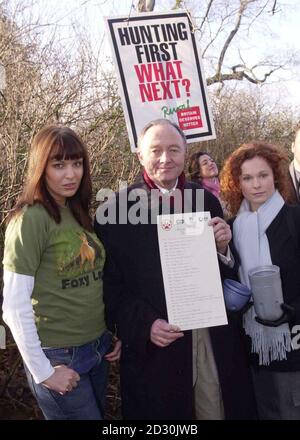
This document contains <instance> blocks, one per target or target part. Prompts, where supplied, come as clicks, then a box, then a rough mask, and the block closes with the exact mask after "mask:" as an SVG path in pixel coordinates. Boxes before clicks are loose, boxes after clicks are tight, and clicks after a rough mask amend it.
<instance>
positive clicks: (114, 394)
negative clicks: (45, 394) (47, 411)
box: [0, 335, 121, 420]
mask: <svg viewBox="0 0 300 440" xmlns="http://www.w3.org/2000/svg"><path fill="white" fill-rule="evenodd" d="M105 418H106V419H108V420H120V419H121V400H120V395H119V369H118V365H117V364H113V365H112V366H111V368H110V375H109V381H108V389H107V401H106V416H105ZM42 419H43V415H42V413H41V411H40V409H39V408H38V406H37V404H36V400H35V399H34V397H33V396H32V394H31V392H30V390H29V388H28V386H27V381H26V377H25V372H24V369H23V364H22V361H21V358H20V356H19V353H18V350H17V348H16V346H15V344H14V343H13V341H12V340H11V337H10V336H9V335H8V341H7V345H6V350H0V420H42Z"/></svg>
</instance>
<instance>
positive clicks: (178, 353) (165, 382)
mask: <svg viewBox="0 0 300 440" xmlns="http://www.w3.org/2000/svg"><path fill="white" fill-rule="evenodd" d="M138 157H139V160H140V163H141V165H142V166H143V175H142V176H141V179H140V180H139V181H138V182H136V183H135V184H133V185H131V186H130V187H128V188H126V189H125V190H122V191H120V192H119V193H117V194H116V195H114V196H112V197H111V198H110V199H109V200H108V201H107V202H106V203H104V204H103V205H102V206H101V207H100V208H98V210H97V214H96V220H95V231H96V233H97V235H98V236H99V237H101V240H103V243H104V246H105V249H106V253H107V261H106V266H105V270H104V278H103V280H104V302H105V307H106V322H107V325H108V327H109V328H110V329H116V333H117V335H118V337H119V338H120V339H121V340H122V354H121V365H120V376H121V396H122V412H123V417H124V418H125V419H147V420H149V419H150V420H155V419H165V420H174V419H191V418H193V416H194V407H193V356H192V332H191V331H185V332H181V330H180V329H179V328H178V327H176V326H174V325H172V323H169V322H168V320H167V319H168V318H167V308H166V300H165V292H164V284H163V276H162V269H161V263H160V253H159V246H158V237H157V225H156V224H155V223H154V222H153V217H152V211H153V209H154V206H153V205H152V203H150V202H152V198H151V196H152V194H153V192H154V193H155V192H156V193H158V194H160V200H161V198H162V199H165V198H167V199H168V198H169V199H171V200H170V202H172V200H174V203H170V205H169V206H170V211H171V212H178V211H177V208H178V205H177V204H176V200H175V199H176V197H175V193H176V191H177V193H178V192H179V193H180V194H182V202H183V199H184V209H185V208H186V203H189V204H190V207H189V208H190V209H189V211H188V212H194V211H196V209H197V203H195V201H196V199H197V198H198V197H199V198H200V199H201V200H202V206H201V207H200V209H201V211H202V210H203V211H210V212H211V217H212V220H211V225H212V226H213V230H214V235H215V241H216V248H217V251H218V253H219V254H220V256H219V258H220V259H221V260H222V258H229V259H230V256H228V243H229V241H230V238H231V233H230V229H229V226H228V225H227V224H226V223H225V222H224V220H223V219H222V218H221V217H222V209H221V206H220V204H219V201H218V200H217V199H216V198H215V197H214V196H213V195H212V194H211V193H209V192H208V191H206V190H202V189H201V187H200V186H199V185H198V184H196V183H194V182H187V181H186V180H185V177H184V173H183V169H184V164H185V157H186V139H185V136H184V134H183V132H182V131H181V130H180V129H179V127H178V126H177V125H175V124H173V123H171V122H170V121H168V120H156V121H152V122H151V123H149V124H148V125H147V126H146V127H145V128H144V129H143V131H142V133H141V135H140V138H139V149H138ZM189 191H190V192H189ZM189 194H191V195H192V197H191V199H190V201H189V197H188V195H189ZM144 195H145V197H144ZM137 200H138V201H137ZM137 204H139V209H136V208H135V205H137ZM182 208H183V206H182V204H180V209H182ZM198 208H199V206H198ZM163 209H164V204H163V203H161V204H160V205H159V212H160V213H161V212H163ZM124 211H125V212H124ZM137 212H139V213H140V214H139V215H140V220H141V221H136V219H134V221H131V220H133V217H132V214H134V213H136V215H137ZM106 214H107V217H105V216H106ZM120 214H121V215H120ZM105 218H107V219H108V221H107V222H105ZM155 219H156V217H155ZM137 220H138V219H137ZM199 288H201V286H199ZM205 338H206V340H207V339H208V341H207V342H208V343H209V346H210V344H211V350H210V352H209V353H208V351H207V350H204V354H203V357H205V359H202V362H201V366H202V369H203V365H204V364H205V366H208V367H207V368H206V367H205V371H206V373H207V374H206V376H209V378H207V377H205V378H203V377H202V378H201V381H204V380H205V381H206V382H207V383H209V381H211V380H217V381H218V383H219V384H220V385H219V386H218V387H217V388H218V389H217V390H215V388H212V387H207V388H208V389H206V391H207V393H208V398H207V399H206V403H205V407H206V408H205V409H206V410H207V408H208V406H209V399H210V400H211V401H215V400H219V399H220V396H219V394H220V393H219V388H220V389H221V391H222V392H221V398H222V400H223V403H224V413H225V415H224V417H225V418H229V419H230V418H231V419H234V418H252V417H253V413H252V412H251V403H249V398H250V397H251V387H249V386H248V384H249V382H248V369H247V361H246V359H245V358H244V356H243V350H242V348H240V341H239V333H238V332H237V331H236V330H235V329H234V327H232V326H230V325H225V326H219V327H213V328H210V329H209V331H208V332H207V334H206V335H205ZM202 342H203V341H202ZM199 355H200V354H199ZM206 358H207V359H206ZM204 360H205V362H204ZM213 369H214V370H215V374H214V375H213V372H212V370H213ZM196 375H197V374H196ZM211 406H212V409H211V411H210V414H209V416H204V417H205V418H208V417H210V418H223V415H222V414H220V412H221V411H220V409H219V402H216V403H215V404H212V405H211Z"/></svg>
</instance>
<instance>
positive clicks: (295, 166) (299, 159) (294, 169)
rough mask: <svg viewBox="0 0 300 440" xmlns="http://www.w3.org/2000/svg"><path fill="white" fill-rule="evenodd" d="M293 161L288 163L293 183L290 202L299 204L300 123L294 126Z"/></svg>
mask: <svg viewBox="0 0 300 440" xmlns="http://www.w3.org/2000/svg"><path fill="white" fill-rule="evenodd" d="M292 152H293V155H294V159H293V160H292V162H291V163H290V168H289V171H290V176H291V181H292V183H293V197H292V200H291V201H292V202H294V203H295V204H300V121H299V122H298V124H297V125H296V129H295V139H294V142H293V143H292Z"/></svg>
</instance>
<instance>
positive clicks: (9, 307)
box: [3, 269, 55, 383]
mask: <svg viewBox="0 0 300 440" xmlns="http://www.w3.org/2000/svg"><path fill="white" fill-rule="evenodd" d="M3 281H4V289H3V320H4V322H5V323H6V324H7V325H8V326H9V328H10V330H11V333H12V335H13V337H14V339H15V342H16V344H17V346H18V349H19V351H20V353H21V356H22V358H23V360H24V362H25V364H26V366H27V368H28V369H29V371H30V373H31V374H32V376H33V378H34V381H35V382H36V383H41V382H43V381H44V380H46V379H48V378H49V377H50V376H51V375H52V374H53V373H54V371H55V370H54V368H53V367H52V366H51V364H50V361H49V360H48V359H47V357H46V356H45V354H44V352H43V350H42V347H41V341H40V339H39V336H38V333H37V329H36V325H35V322H34V313H33V308H32V304H31V295H32V291H33V287H34V277H33V276H29V275H21V274H18V273H14V272H10V271H8V270H5V269H4V272H3Z"/></svg>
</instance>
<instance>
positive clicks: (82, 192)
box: [8, 125, 92, 231]
mask: <svg viewBox="0 0 300 440" xmlns="http://www.w3.org/2000/svg"><path fill="white" fill-rule="evenodd" d="M53 158H55V159H56V160H63V159H64V160H74V159H81V158H82V159H83V176H82V180H81V183H80V186H79V188H78V190H77V192H76V194H74V196H72V197H69V198H68V206H69V208H70V210H71V212H72V214H73V216H74V217H75V219H76V220H77V221H78V223H79V224H80V225H81V226H83V227H84V228H85V229H87V230H88V231H92V219H91V216H90V213H89V209H90V202H91V196H92V182H91V175H90V165H89V159H88V153H87V150H86V147H85V146H84V144H83V142H82V140H81V139H80V138H79V136H78V135H77V134H76V133H75V132H74V131H73V130H71V129H70V128H68V127H64V126H60V125H49V126H47V127H44V128H43V129H42V130H40V131H39V132H38V133H37V134H36V136H35V137H34V139H33V142H32V145H31V149H30V153H29V164H28V172H27V179H26V183H25V187H24V190H23V192H22V194H21V196H20V198H19V200H18V201H17V203H16V205H15V207H14V208H13V210H12V211H11V213H10V216H9V218H8V220H10V219H11V218H12V217H14V216H15V215H17V214H18V213H19V212H20V211H21V210H22V208H23V207H24V206H25V205H29V206H32V205H34V204H35V203H40V204H41V205H43V206H44V208H45V209H46V210H47V212H48V213H49V215H50V217H52V218H53V219H54V220H55V222H56V223H60V221H61V215H60V210H59V206H58V204H57V203H56V201H55V200H54V198H53V197H52V196H51V194H50V193H49V191H48V189H47V185H46V179H45V170H46V167H47V165H48V162H49V160H50V159H53Z"/></svg>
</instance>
